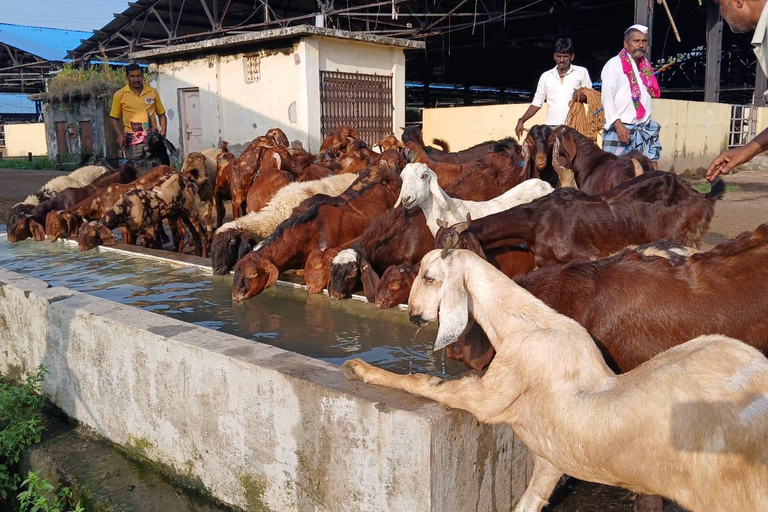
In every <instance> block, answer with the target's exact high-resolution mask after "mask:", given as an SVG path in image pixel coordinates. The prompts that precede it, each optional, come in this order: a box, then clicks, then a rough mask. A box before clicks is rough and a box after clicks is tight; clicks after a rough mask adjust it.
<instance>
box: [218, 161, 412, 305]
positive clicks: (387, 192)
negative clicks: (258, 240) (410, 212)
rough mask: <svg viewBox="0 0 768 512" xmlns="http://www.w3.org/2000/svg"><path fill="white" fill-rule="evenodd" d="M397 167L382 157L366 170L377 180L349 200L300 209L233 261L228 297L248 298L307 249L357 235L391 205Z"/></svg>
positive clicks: (297, 263) (300, 261) (299, 261)
mask: <svg viewBox="0 0 768 512" xmlns="http://www.w3.org/2000/svg"><path fill="white" fill-rule="evenodd" d="M395 153H396V152H395ZM400 170H401V168H399V167H395V168H392V167H390V166H389V165H388V164H387V161H385V160H382V163H380V165H379V166H378V167H369V168H368V169H366V171H365V172H366V173H368V174H373V175H375V176H378V179H376V180H374V181H373V183H372V184H371V185H369V186H368V187H366V188H365V189H363V190H361V191H360V192H359V193H358V194H357V195H356V196H354V197H352V198H351V199H350V200H349V201H347V202H345V203H343V204H337V203H335V202H333V203H328V204H324V203H322V202H320V203H315V204H314V205H313V206H312V207H310V208H309V209H307V210H306V211H304V212H302V213H301V214H299V215H296V214H294V215H292V216H291V218H290V219H288V220H287V221H285V222H284V223H283V224H281V225H280V226H278V228H277V230H276V231H275V233H274V234H273V235H271V236H270V237H269V238H267V239H266V240H265V241H264V242H263V245H262V246H261V247H260V248H258V249H257V250H255V251H254V252H252V253H250V254H248V255H246V256H245V257H244V258H242V259H241V260H240V261H238V262H237V264H236V265H235V275H234V279H233V283H232V298H233V299H234V300H244V299H247V298H249V297H253V296H254V295H257V294H259V293H261V292H262V291H263V290H264V288H266V287H268V286H271V285H272V284H274V282H275V280H276V279H277V276H278V274H279V273H280V272H282V271H285V270H288V269H292V268H301V267H303V266H304V264H305V263H306V258H307V256H308V255H309V253H310V252H311V251H312V250H315V249H321V248H324V247H336V246H338V245H341V244H342V243H344V242H346V241H348V240H352V239H353V238H355V237H356V236H359V235H360V234H361V233H362V232H363V230H364V229H365V228H366V227H367V226H368V225H369V224H370V222H371V219H372V218H374V217H375V216H377V215H380V214H381V213H383V212H384V211H386V209H387V208H392V206H393V205H394V204H395V200H396V199H397V196H398V194H399V193H400Z"/></svg>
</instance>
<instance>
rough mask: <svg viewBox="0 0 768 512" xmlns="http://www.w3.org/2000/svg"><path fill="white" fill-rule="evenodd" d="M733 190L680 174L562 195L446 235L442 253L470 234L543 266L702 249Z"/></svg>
mask: <svg viewBox="0 0 768 512" xmlns="http://www.w3.org/2000/svg"><path fill="white" fill-rule="evenodd" d="M724 189H725V184H724V183H722V182H715V183H714V184H713V186H712V189H711V190H710V192H709V193H708V194H707V195H706V196H702V195H701V194H699V193H698V192H696V191H695V190H693V189H692V188H691V187H690V186H689V185H688V184H687V183H685V182H684V181H683V180H682V179H681V178H679V177H677V175H675V174H672V173H668V172H663V171H652V172H648V173H644V174H642V175H640V176H638V177H637V178H634V179H632V180H630V181H627V182H624V183H622V184H621V185H619V186H617V187H615V188H613V189H611V190H609V191H608V192H606V193H604V194H599V195H594V196H592V195H588V194H585V193H583V192H581V191H579V190H575V189H569V188H564V189H557V190H555V191H554V192H552V193H551V194H548V195H546V196H544V197H541V198H539V199H536V200H534V201H532V202H530V203H528V204H526V205H520V206H516V207H514V208H510V209H509V210H506V211H503V212H499V213H495V214H493V215H489V216H487V217H483V218H482V219H478V220H477V221H472V222H471V224H469V226H468V227H467V224H466V223H462V224H457V225H456V226H453V227H451V228H450V229H441V230H440V231H438V233H437V235H436V236H435V246H436V247H443V245H441V244H442V241H443V240H444V239H445V238H446V237H448V236H454V235H457V234H458V233H457V231H462V230H463V231H464V232H463V233H461V234H460V236H461V237H467V236H469V237H474V238H476V239H477V242H478V243H479V244H480V245H481V246H482V248H483V250H485V251H487V250H489V249H497V248H500V247H522V248H525V249H527V250H528V251H530V252H531V254H532V255H533V257H534V260H535V263H536V266H538V267H544V266H546V265H552V264H555V263H565V262H568V261H571V260H576V259H589V258H599V257H605V256H609V255H611V254H613V253H615V252H617V251H619V250H621V249H623V248H624V247H627V246H628V245H634V244H644V243H649V242H653V241H656V240H660V239H666V240H669V241H671V242H675V243H679V244H682V245H686V246H694V245H695V244H696V243H697V242H698V241H699V240H700V239H701V237H702V236H704V234H705V233H706V231H707V229H708V228H709V222H710V221H711V220H712V216H713V215H714V204H715V201H716V200H717V199H718V198H719V197H720V196H721V195H722V193H723V191H724Z"/></svg>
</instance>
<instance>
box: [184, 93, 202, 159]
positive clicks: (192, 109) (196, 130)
mask: <svg viewBox="0 0 768 512" xmlns="http://www.w3.org/2000/svg"><path fill="white" fill-rule="evenodd" d="M179 94H180V96H181V101H180V103H181V129H182V134H181V137H182V144H183V146H184V154H185V155H188V154H190V153H192V152H193V151H202V149H203V125H202V124H201V122H200V90H199V89H180V90H179Z"/></svg>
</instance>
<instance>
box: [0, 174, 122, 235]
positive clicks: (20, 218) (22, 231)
mask: <svg viewBox="0 0 768 512" xmlns="http://www.w3.org/2000/svg"><path fill="white" fill-rule="evenodd" d="M134 179H136V170H135V169H134V168H133V167H130V166H125V167H123V168H121V169H119V170H116V171H110V172H106V173H104V174H102V175H101V176H99V177H98V178H96V179H95V180H93V181H92V182H91V183H90V184H88V185H85V186H82V187H69V188H65V189H64V190H62V191H60V192H58V193H57V194H56V195H55V196H53V197H49V198H47V199H45V200H43V201H41V202H40V203H39V204H37V205H36V206H35V207H34V208H33V209H32V210H31V212H30V213H29V214H28V215H27V214H19V215H15V216H12V223H11V224H9V225H8V226H7V236H8V241H9V242H18V241H20V240H26V239H27V238H29V237H31V236H32V237H34V238H35V240H36V241H38V242H42V241H43V240H45V223H46V217H47V215H48V213H49V212H52V211H57V210H64V209H66V208H70V207H71V206H74V205H75V204H77V203H79V202H80V201H82V200H83V199H85V198H87V197H89V196H90V195H92V194H95V193H96V192H97V191H98V190H99V189H102V188H104V187H108V186H109V185H112V184H113V183H127V182H129V181H132V180H134Z"/></svg>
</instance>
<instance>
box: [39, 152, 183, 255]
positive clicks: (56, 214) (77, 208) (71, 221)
mask: <svg viewBox="0 0 768 512" xmlns="http://www.w3.org/2000/svg"><path fill="white" fill-rule="evenodd" d="M173 172H175V171H174V170H173V167H170V166H167V165H161V166H159V167H155V168H154V169H152V170H151V171H149V172H148V173H146V174H144V175H143V176H141V177H140V178H138V179H136V180H134V181H132V182H130V183H126V184H122V183H116V184H114V185H109V186H108V187H103V188H100V189H99V190H97V191H96V192H95V193H94V194H92V195H90V196H88V197H86V198H85V199H83V200H82V201H80V202H79V203H77V204H75V205H74V206H72V207H71V208H68V209H66V210H58V211H51V212H48V215H47V216H46V218H45V234H46V235H47V236H48V240H50V241H51V242H55V241H56V240H58V239H59V238H61V237H63V236H65V235H67V236H69V237H70V238H74V237H75V236H77V233H78V231H79V229H80V223H81V219H87V220H97V219H100V218H101V217H103V216H104V215H105V214H106V213H107V211H108V210H109V209H111V208H112V206H114V204H115V203H116V202H117V201H118V200H119V199H120V198H121V197H122V196H123V194H125V193H127V192H129V191H131V190H134V189H146V188H150V187H153V186H154V185H155V184H157V182H158V181H159V180H160V179H161V178H162V177H163V176H165V175H167V174H170V173H173ZM124 238H125V237H124Z"/></svg>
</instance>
